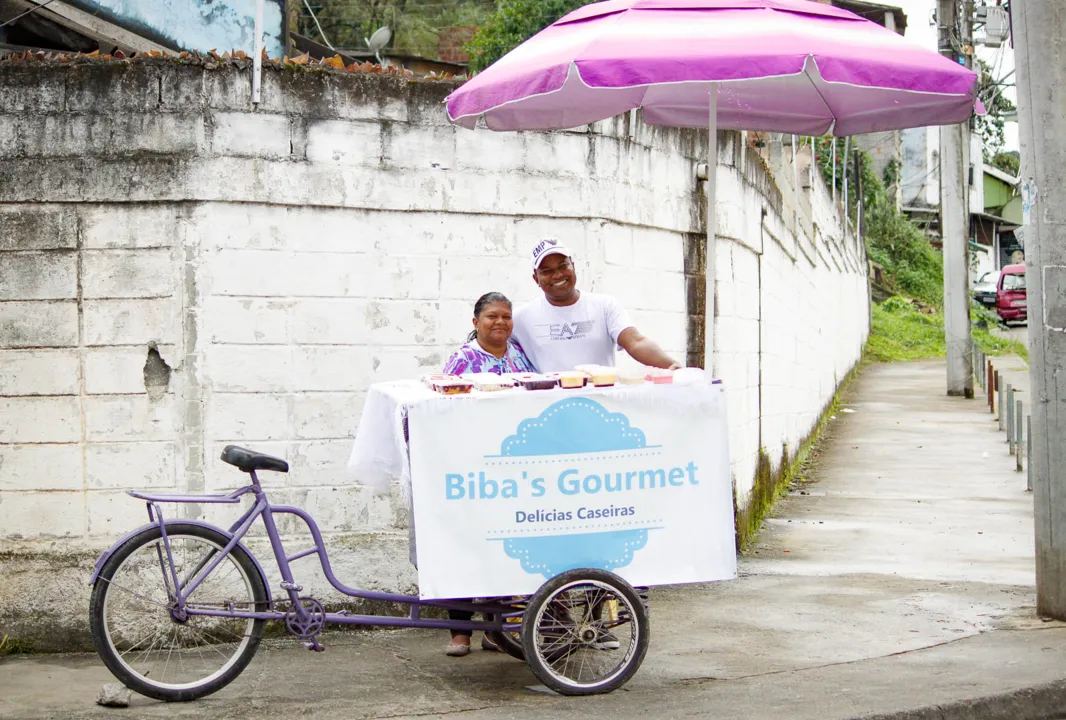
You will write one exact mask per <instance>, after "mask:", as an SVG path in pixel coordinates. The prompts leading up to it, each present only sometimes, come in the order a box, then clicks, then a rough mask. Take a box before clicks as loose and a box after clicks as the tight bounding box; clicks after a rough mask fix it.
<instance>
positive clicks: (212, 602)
mask: <svg viewBox="0 0 1066 720" xmlns="http://www.w3.org/2000/svg"><path fill="white" fill-rule="evenodd" d="M167 538H168V539H169V541H170V547H171V554H172V557H173V559H174V570H175V571H176V573H177V577H178V579H179V581H180V582H182V583H185V582H188V581H189V580H191V579H192V578H193V577H194V576H195V575H196V573H198V572H199V571H200V570H201V569H202V568H203V567H205V566H206V564H207V563H208V562H209V561H211V560H212V559H213V558H214V557H215V556H216V555H217V554H218V553H219V552H220V551H221V550H223V549H224V548H225V547H226V544H227V543H228V542H229V538H228V537H227V536H226V535H225V534H224V533H222V532H220V531H218V530H214V529H212V528H207V527H203V526H201V525H192V524H185V523H174V524H171V525H167ZM166 558H167V553H166V547H165V546H164V545H163V542H162V534H161V533H160V530H159V528H158V527H154V528H149V529H147V530H145V531H144V532H141V533H138V534H137V535H134V536H133V537H132V538H130V539H129V540H127V541H126V542H125V543H123V544H122V545H121V546H120V547H119V548H118V549H117V550H115V552H114V553H113V554H112V555H111V557H109V558H108V560H107V562H105V563H104V566H103V568H102V569H101V571H100V575H99V577H98V578H97V580H96V585H95V586H94V587H93V592H92V600H91V604H90V625H91V629H92V637H93V643H94V644H95V645H96V650H97V652H98V653H99V654H100V657H101V659H102V660H103V661H104V664H105V665H107V667H108V669H109V670H110V671H111V672H112V673H113V674H114V675H115V677H117V678H118V679H119V680H121V681H122V683H123V684H124V685H125V686H126V687H128V688H130V689H131V690H135V691H137V692H139V693H141V694H142V695H147V696H148V697H151V698H155V699H157V700H168V701H183V700H195V699H197V698H201V697H204V696H205V695H210V694H211V693H213V692H216V691H218V690H220V689H222V688H223V687H225V686H226V685H228V684H229V683H230V682H232V681H233V679H234V678H236V677H237V676H238V675H240V673H241V671H242V670H244V668H245V667H246V666H247V665H248V663H249V662H250V661H251V659H252V656H253V655H255V651H256V649H257V648H258V647H259V641H260V640H261V639H262V636H263V624H264V621H263V620H253V619H247V618H234V617H214V616H210V617H209V616H203V615H184V614H182V613H181V612H179V611H178V610H177V608H176V602H175V600H174V592H173V587H172V580H171V575H170V566H169V564H168V563H167V562H166ZM267 606H268V602H267V591H266V585H265V583H264V581H263V577H262V575H261V573H260V571H259V568H258V567H257V566H256V564H255V562H254V561H253V560H252V559H251V557H250V556H249V555H248V553H246V552H245V551H244V550H243V549H241V547H240V546H237V547H234V548H233V550H231V551H230V553H229V554H228V555H227V556H226V557H225V558H223V560H222V562H221V563H219V565H218V567H216V568H215V569H214V570H213V571H212V572H211V574H210V575H209V576H208V577H207V578H206V579H205V580H204V582H203V583H202V584H201V585H200V586H199V587H197V588H196V591H195V592H193V594H192V595H191V596H190V597H189V598H188V600H187V602H186V608H187V609H195V610H209V611H218V612H233V611H238V612H241V611H243V612H250V611H259V612H265V611H266V610H267Z"/></svg>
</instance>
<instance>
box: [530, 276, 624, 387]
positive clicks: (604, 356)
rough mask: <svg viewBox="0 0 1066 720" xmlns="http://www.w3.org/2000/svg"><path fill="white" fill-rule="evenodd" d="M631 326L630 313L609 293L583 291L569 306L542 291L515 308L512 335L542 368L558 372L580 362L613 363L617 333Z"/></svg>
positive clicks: (540, 369) (542, 370)
mask: <svg viewBox="0 0 1066 720" xmlns="http://www.w3.org/2000/svg"><path fill="white" fill-rule="evenodd" d="M628 327H633V323H631V322H630V321H629V315H628V314H627V313H626V311H625V309H624V308H623V307H622V306H621V305H620V304H619V303H618V301H617V300H615V299H614V298H613V297H611V296H610V295H596V294H594V293H588V292H583V293H581V297H579V298H578V300H577V302H576V303H574V304H573V305H568V306H566V307H556V306H555V305H552V304H551V303H549V302H548V301H547V300H545V299H544V296H543V295H542V296H541V297H539V298H537V299H536V300H534V301H533V302H531V303H529V304H528V305H523V306H522V307H520V308H518V310H516V311H515V314H514V331H513V337H514V338H515V339H516V340H518V342H519V344H521V346H522V349H523V350H525V351H526V356H527V357H528V358H529V359H530V361H532V363H533V365H534V367H536V368H537V370H538V371H539V372H558V371H560V370H572V369H573V368H574V367H575V366H577V365H606V366H608V367H613V366H614V351H615V348H616V347H618V336H619V335H621V334H622V331H623V330H625V329H626V328H628Z"/></svg>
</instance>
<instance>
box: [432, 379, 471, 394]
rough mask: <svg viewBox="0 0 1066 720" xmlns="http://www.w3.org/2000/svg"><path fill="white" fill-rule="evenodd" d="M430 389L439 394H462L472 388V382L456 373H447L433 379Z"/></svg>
mask: <svg viewBox="0 0 1066 720" xmlns="http://www.w3.org/2000/svg"><path fill="white" fill-rule="evenodd" d="M432 389H433V390H434V391H436V392H439V393H440V394H441V395H464V394H466V393H468V392H470V391H471V390H473V389H474V383H472V382H470V381H469V380H464V379H463V378H461V377H459V376H457V375H448V376H445V377H443V378H439V379H437V380H434V381H433V385H432Z"/></svg>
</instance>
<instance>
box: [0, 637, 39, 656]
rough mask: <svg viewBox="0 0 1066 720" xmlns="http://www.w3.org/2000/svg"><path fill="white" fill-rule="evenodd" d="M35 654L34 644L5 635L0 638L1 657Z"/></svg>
mask: <svg viewBox="0 0 1066 720" xmlns="http://www.w3.org/2000/svg"><path fill="white" fill-rule="evenodd" d="M32 652H33V643H32V642H29V641H28V640H20V639H19V638H14V637H11V636H10V635H7V634H6V633H5V634H4V636H3V637H0V657H4V656H6V655H29V654H30V653H32Z"/></svg>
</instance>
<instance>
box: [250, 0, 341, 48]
mask: <svg viewBox="0 0 1066 720" xmlns="http://www.w3.org/2000/svg"><path fill="white" fill-rule="evenodd" d="M304 7H305V8H307V12H309V13H311V19H312V20H314V21H315V27H317V28H318V34H319V35H321V36H322V42H324V43H326V47H328V48H329V49H330V50H336V49H337V48H335V47H333V46H332V45H330V43H329V38H327V37H326V33H324V32H322V26H321V25H319V24H318V18H317V17H315V11H314V10H312V9H311V6H310V5H308V4H307V0H304ZM256 42H259V41H258V40H257V41H256Z"/></svg>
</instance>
